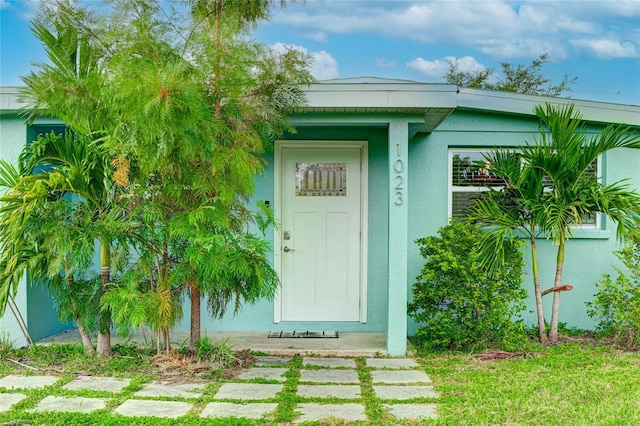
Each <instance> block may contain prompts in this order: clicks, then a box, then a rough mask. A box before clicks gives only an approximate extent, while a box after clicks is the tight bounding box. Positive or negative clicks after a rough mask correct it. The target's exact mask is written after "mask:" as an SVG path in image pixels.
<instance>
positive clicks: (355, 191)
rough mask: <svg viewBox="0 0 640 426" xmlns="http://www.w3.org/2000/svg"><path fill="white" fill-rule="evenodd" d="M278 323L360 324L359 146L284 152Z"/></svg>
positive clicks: (284, 148)
mask: <svg viewBox="0 0 640 426" xmlns="http://www.w3.org/2000/svg"><path fill="white" fill-rule="evenodd" d="M281 158H282V159H281V168H280V173H281V177H280V182H281V185H282V188H281V200H282V201H281V211H282V223H281V231H280V238H281V254H282V263H281V277H280V279H281V284H282V288H281V295H280V298H281V309H282V320H283V321H360V320H361V316H360V306H361V300H360V294H361V283H362V270H361V266H362V263H361V262H362V253H361V250H362V245H361V233H362V193H361V190H362V186H363V185H362V158H363V149H362V148H357V147H356V148H353V147H351V148H338V147H330V148H300V147H283V148H282V156H281Z"/></svg>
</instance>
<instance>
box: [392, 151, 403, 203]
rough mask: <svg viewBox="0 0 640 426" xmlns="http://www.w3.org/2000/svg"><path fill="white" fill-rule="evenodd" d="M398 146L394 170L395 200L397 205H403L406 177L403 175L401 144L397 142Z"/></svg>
mask: <svg viewBox="0 0 640 426" xmlns="http://www.w3.org/2000/svg"><path fill="white" fill-rule="evenodd" d="M396 147H397V148H398V154H397V157H396V160H395V161H394V162H393V171H394V172H395V176H394V177H393V179H394V183H395V186H394V191H395V196H394V202H393V204H395V205H396V206H401V205H403V204H404V177H402V172H404V161H402V158H401V156H400V153H401V152H400V144H396Z"/></svg>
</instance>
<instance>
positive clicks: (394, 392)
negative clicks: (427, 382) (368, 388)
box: [373, 385, 439, 400]
mask: <svg viewBox="0 0 640 426" xmlns="http://www.w3.org/2000/svg"><path fill="white" fill-rule="evenodd" d="M373 391H374V392H375V394H376V396H377V397H378V398H380V399H399V400H403V399H412V398H438V396H439V395H438V393H437V392H436V391H435V389H434V388H433V386H394V385H386V386H373Z"/></svg>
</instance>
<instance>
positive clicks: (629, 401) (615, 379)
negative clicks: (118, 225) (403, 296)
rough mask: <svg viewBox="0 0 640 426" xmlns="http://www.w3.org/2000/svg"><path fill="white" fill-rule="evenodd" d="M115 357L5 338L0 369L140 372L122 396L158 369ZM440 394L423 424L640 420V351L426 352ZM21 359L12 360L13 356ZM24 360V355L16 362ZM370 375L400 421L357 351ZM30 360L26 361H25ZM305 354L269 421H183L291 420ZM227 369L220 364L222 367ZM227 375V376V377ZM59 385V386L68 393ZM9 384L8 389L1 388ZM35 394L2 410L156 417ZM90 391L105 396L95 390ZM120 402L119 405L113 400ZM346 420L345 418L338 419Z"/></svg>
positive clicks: (380, 418) (368, 395)
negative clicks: (63, 405)
mask: <svg viewBox="0 0 640 426" xmlns="http://www.w3.org/2000/svg"><path fill="white" fill-rule="evenodd" d="M115 354H116V355H115V356H114V357H113V358H111V359H100V358H89V357H86V356H84V355H83V353H82V348H81V347H80V346H71V345H57V346H53V347H37V348H36V349H35V350H26V349H23V350H9V349H6V348H5V349H2V348H1V347H0V377H1V376H4V375H7V374H12V373H13V374H53V375H58V376H61V377H64V378H68V379H69V380H70V379H71V378H72V377H73V376H74V375H75V373H76V372H80V371H87V372H91V373H92V374H94V375H106V376H118V377H130V378H133V379H134V380H133V382H132V384H131V385H130V386H129V387H128V388H126V391H125V392H124V393H123V394H122V395H121V396H120V397H119V398H115V400H113V401H112V403H111V405H112V406H116V405H117V404H119V403H121V402H122V401H120V399H122V400H123V399H126V398H127V397H131V395H132V394H133V392H135V391H136V390H137V389H139V388H140V387H141V386H142V384H143V383H145V382H148V381H150V380H153V379H156V378H158V373H159V372H158V369H157V368H156V367H153V366H152V365H151V356H150V354H151V352H150V351H140V350H136V349H134V348H132V347H120V348H116V350H115ZM417 359H418V361H419V362H420V364H421V365H422V366H423V368H424V371H425V372H426V373H427V374H429V376H430V377H431V378H432V380H433V382H434V385H435V387H436V390H437V391H438V392H439V394H440V398H439V399H438V400H434V401H431V402H436V403H437V405H438V414H439V418H438V419H437V420H435V421H424V422H423V423H421V424H435V425H440V424H445V425H467V424H468V425H521V424H522V425H524V424H530V425H635V424H640V353H629V352H623V351H620V350H617V349H615V348H612V347H609V346H605V345H601V346H600V345H596V344H593V343H575V342H565V343H562V344H560V345H558V346H553V347H540V348H539V349H538V350H537V351H535V352H533V353H531V354H528V355H527V356H525V357H522V358H514V359H493V360H488V361H482V360H480V359H478V357H477V356H475V355H472V354H460V353H452V354H437V355H435V354H426V355H424V356H419V357H417ZM10 360H11V361H10ZM16 362H17V363H16ZM356 362H357V365H358V373H359V374H360V377H361V380H362V382H363V392H362V393H363V401H362V402H363V404H364V405H365V410H366V413H367V415H368V416H369V419H370V420H371V421H370V422H367V423H366V424H380V425H392V424H393V425H395V424H398V423H397V422H396V421H393V422H392V421H390V420H388V419H389V417H388V416H387V415H386V414H385V412H384V410H382V408H381V403H380V401H379V400H378V399H377V397H376V396H375V394H374V393H373V392H372V391H371V389H370V379H369V378H368V377H369V376H368V375H369V370H368V368H367V367H366V366H365V363H364V359H360V358H358V359H356ZM18 363H20V364H24V365H28V366H29V367H30V368H29V367H24V366H21V365H20V364H18ZM301 365H302V363H301V360H300V358H298V357H296V358H294V359H293V360H292V362H291V364H290V367H291V368H292V370H291V372H290V374H289V375H288V378H287V382H286V384H285V389H284V391H283V392H282V393H281V394H280V395H279V397H278V400H277V402H278V404H279V406H278V410H277V411H276V413H275V415H274V417H273V418H272V419H271V420H268V421H262V422H250V421H246V422H239V421H238V420H233V421H231V420H204V419H200V418H199V417H198V416H197V415H195V414H193V415H189V416H187V417H184V418H182V419H181V420H180V422H179V423H180V424H194V425H196V424H198V425H200V424H215V425H238V424H263V425H264V424H282V425H288V424H291V423H290V422H291V421H292V420H293V419H294V412H293V409H294V407H295V405H296V403H297V402H298V400H297V397H296V395H295V388H296V386H297V378H298V375H299V373H298V370H299V368H300V367H301ZM218 373H219V372H218ZM220 376H221V375H220V374H216V372H213V374H211V375H210V379H211V380H212V383H211V384H210V385H209V386H208V387H207V391H205V394H204V395H203V397H202V398H200V399H199V400H197V401H195V404H196V406H197V407H199V406H202V407H204V405H206V404H207V403H208V402H210V401H212V400H213V399H212V397H213V394H214V393H215V391H216V390H217V389H218V387H219V386H220V384H221V383H222V381H223V380H224V379H221V378H220V379H219V377H220ZM218 380H219V381H218ZM60 387H61V386H58V387H57V388H56V389H54V393H55V394H59V395H64V394H65V392H68V391H65V390H64V389H60ZM0 392H2V391H0ZM25 393H27V394H28V395H29V397H30V398H29V399H28V400H25V401H24V402H22V403H20V404H19V406H18V407H16V409H14V410H12V411H10V412H5V413H0V424H21V425H22V424H25V425H27V424H29V425H31V424H34V425H36V424H37V425H41V424H47V425H53V424H65V425H76V424H77V425H80V424H111V425H114V424H147V423H146V422H148V421H149V419H146V420H145V419H125V418H121V417H119V416H113V415H111V414H109V413H107V412H106V411H104V410H103V411H102V412H95V413H92V414H55V415H53V414H48V415H43V414H35V413H30V412H29V411H28V410H29V408H31V407H32V406H34V405H35V403H36V402H37V401H39V400H40V399H41V398H42V397H43V396H44V395H43V394H42V391H39V390H34V391H28V392H25ZM86 396H107V395H97V394H91V392H88V393H87V395H86ZM109 408H113V407H111V406H110V407H109ZM153 424H178V423H176V421H175V420H169V419H167V420H154V422H153ZM331 424H342V423H335V422H334V423H331Z"/></svg>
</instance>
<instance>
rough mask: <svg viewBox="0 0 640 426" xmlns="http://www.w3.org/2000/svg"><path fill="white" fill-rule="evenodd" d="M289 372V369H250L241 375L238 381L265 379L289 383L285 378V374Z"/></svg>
mask: <svg viewBox="0 0 640 426" xmlns="http://www.w3.org/2000/svg"><path fill="white" fill-rule="evenodd" d="M287 371H288V369H287V368H260V367H258V368H250V369H249V370H247V371H245V372H242V373H240V374H239V375H238V379H244V380H250V379H265V380H277V381H278V382H285V381H287V378H286V377H284V373H286V372H287Z"/></svg>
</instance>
